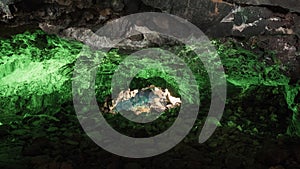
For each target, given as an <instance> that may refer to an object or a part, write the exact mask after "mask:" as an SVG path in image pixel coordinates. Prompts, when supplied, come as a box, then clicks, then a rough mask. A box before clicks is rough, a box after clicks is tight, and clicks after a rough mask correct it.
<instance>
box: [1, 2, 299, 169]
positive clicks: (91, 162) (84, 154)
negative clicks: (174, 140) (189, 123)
mask: <svg viewBox="0 0 300 169" xmlns="http://www.w3.org/2000/svg"><path fill="white" fill-rule="evenodd" d="M140 12H160V13H168V14H172V15H176V16H178V17H181V18H184V19H186V20H187V21H189V22H191V23H193V24H194V25H196V26H197V27H198V28H199V29H201V30H202V31H203V32H204V33H205V34H206V35H207V36H208V37H209V39H210V40H211V43H212V45H214V47H215V48H216V51H217V53H218V55H219V57H220V59H221V61H222V65H223V67H224V70H225V74H226V81H227V100H226V107H225V110H224V114H223V117H222V119H221V121H217V120H216V119H215V118H213V117H206V116H207V113H208V110H209V106H210V103H211V101H210V99H211V89H210V88H211V86H210V83H209V77H208V74H207V71H206V69H205V67H204V65H203V63H202V62H201V60H200V58H199V57H198V56H196V55H195V53H194V52H193V46H186V45H183V44H182V43H180V42H179V41H178V40H176V39H174V38H171V37H166V36H165V35H161V34H158V33H155V32H152V33H147V34H143V33H142V32H144V31H147V32H151V31H152V30H153V28H154V27H157V28H159V29H160V30H162V31H163V32H171V31H172V30H174V23H173V21H172V20H166V18H163V17H162V18H154V19H147V18H146V20H147V22H146V23H142V19H141V18H137V19H136V20H135V21H133V22H129V21H128V20H121V21H118V22H119V24H120V25H121V26H120V27H118V28H115V29H116V31H114V30H108V32H102V33H104V34H103V35H102V36H98V35H97V30H99V29H100V28H101V27H102V26H104V25H105V24H107V23H110V22H113V21H115V20H116V19H118V18H121V17H122V16H126V15H129V14H134V13H140ZM143 19H145V18H143ZM140 25H146V26H140ZM176 26H177V27H176V29H177V30H181V35H182V36H185V35H188V34H189V30H186V27H185V26H184V25H176ZM120 32H123V33H125V34H130V33H132V32H134V33H137V34H136V35H134V36H131V37H128V38H127V39H124V40H122V41H121V42H120V43H118V44H117V45H115V46H114V45H113V41H112V39H111V38H110V37H108V36H112V37H117V38H118V37H120V35H119V33H120ZM99 47H100V48H105V49H109V48H113V49H111V50H109V52H103V51H99V50H97V49H98V48H99ZM150 47H156V48H157V47H158V48H162V49H167V50H169V51H170V52H172V53H174V54H175V55H176V56H178V57H179V58H180V59H182V60H183V61H184V63H186V64H187V66H188V67H189V68H190V69H191V71H192V72H193V73H194V75H195V80H196V82H197V85H198V86H197V87H198V88H199V93H200V98H199V99H200V101H201V106H200V109H199V114H198V118H197V119H196V121H195V125H194V126H193V128H192V129H191V131H190V133H189V134H188V135H187V136H186V138H185V139H184V140H183V141H182V142H181V143H179V144H178V145H176V146H175V147H174V148H173V149H171V150H169V151H168V152H166V153H164V154H161V155H158V156H155V157H151V158H145V159H132V158H124V157H120V156H118V155H115V154H112V153H110V152H107V151H105V150H103V149H102V148H101V147H99V146H97V145H96V144H95V143H94V142H93V141H91V139H90V138H89V137H88V136H87V134H86V133H85V132H84V131H83V130H82V128H81V126H80V123H79V121H78V119H77V116H76V112H75V110H74V105H73V99H74V98H73V96H72V79H73V78H78V77H73V74H74V72H76V71H77V72H76V73H78V72H90V70H94V68H95V67H80V69H79V70H78V69H77V70H74V66H75V63H76V60H77V59H78V58H79V55H78V54H79V53H80V52H83V54H84V57H82V58H83V59H84V60H83V61H84V62H86V63H91V65H93V64H94V63H96V62H97V61H96V59H91V58H93V57H94V56H100V55H101V56H103V60H102V61H101V65H98V67H97V69H95V70H97V73H96V79H95V82H94V83H95V96H96V100H97V102H98V105H97V107H99V110H100V111H101V113H102V115H103V116H104V117H105V119H106V121H107V122H108V123H109V124H110V126H112V127H113V128H114V129H115V130H117V131H118V132H120V133H122V134H125V135H127V136H130V137H137V138H142V137H151V136H154V135H157V134H159V133H162V132H163V131H166V130H168V129H169V128H170V126H172V124H173V123H174V122H175V120H177V116H178V112H179V111H180V108H181V107H182V104H183V103H184V102H181V101H183V99H182V98H184V97H183V96H186V98H187V100H188V102H189V104H191V103H192V102H193V98H194V97H193V96H190V95H188V96H187V94H186V93H191V91H193V90H192V88H193V87H191V86H189V85H190V83H189V80H190V77H189V76H188V73H187V72H186V71H185V70H183V71H178V72H177V71H174V72H176V73H177V74H179V75H180V76H182V81H180V82H177V81H176V80H175V79H174V78H173V77H172V76H171V75H170V74H168V73H166V72H168V71H169V72H173V71H172V70H171V68H169V67H168V66H170V65H171V67H172V66H173V67H178V70H180V68H181V67H184V66H185V65H182V64H180V63H177V62H176V60H172V59H168V60H164V61H166V63H165V62H160V63H157V64H153V63H152V62H151V60H150V59H149V58H138V57H139V56H135V55H133V56H132V57H133V58H135V59H136V60H139V61H141V62H139V63H143V64H141V65H142V66H141V65H138V66H136V65H134V63H131V62H130V63H128V62H126V63H124V65H123V66H124V69H123V70H128V71H129V72H130V71H133V69H131V68H133V67H135V66H136V67H146V66H144V65H152V66H153V65H155V66H157V67H155V66H153V67H147V69H145V70H141V71H140V72H139V73H138V74H136V76H135V77H134V78H133V80H132V81H131V82H126V83H127V84H128V85H129V88H124V89H120V91H118V92H117V96H116V98H112V91H113V90H112V89H111V87H112V84H111V81H112V79H113V75H114V73H115V72H116V71H117V70H118V67H119V65H120V64H121V63H122V64H123V61H124V59H125V58H127V57H128V56H129V55H130V54H132V53H133V52H135V51H138V50H140V49H145V48H150ZM83 48H84V49H86V50H84V51H83V50H82V49H83ZM167 55H168V57H165V58H172V57H169V54H168V53H167V52H166V53H165V52H163V51H161V56H160V57H161V58H164V56H167ZM209 56H210V55H209ZM214 57H215V55H212V56H211V58H212V61H214ZM150 63H151V64H150ZM162 67H166V70H160V68H162ZM129 72H122V71H121V72H120V77H127V76H128V74H130V73H132V72H130V73H129ZM80 78H81V77H80ZM88 78H89V76H86V77H82V81H84V82H85V80H86V79H88ZM178 83H180V84H178ZM120 84H123V83H120ZM179 85H180V86H182V87H183V89H182V88H179V87H178V86H179ZM89 87H91V86H90V84H89V83H88V82H86V83H83V86H82V90H81V89H80V90H81V91H80V92H81V93H84V92H85V91H86V90H87V89H89ZM80 92H78V93H80ZM75 100H76V98H75ZM87 102H88V101H87ZM88 106H89V104H87V108H88ZM187 107H188V106H187ZM85 108H86V107H85ZM299 110H300V1H299V0H0V168H3V169H21V168H22V169H85V168H90V169H119V168H121V169H131V168H133V169H153V168H155V169H159V168H164V169H165V168H172V169H182V168H185V169H197V168H201V169H211V168H215V169H253V168H257V169H299V168H300V138H299V137H300V114H299ZM119 112H124V113H125V114H126V113H127V114H129V116H128V117H131V116H133V117H134V118H136V119H138V120H139V119H143V118H145V119H147V118H149V117H152V116H153V117H155V120H154V121H153V122H151V123H136V121H130V119H127V118H125V117H123V116H122V114H120V113H119ZM97 115H99V114H95V117H96V116H97ZM82 119H84V117H83V118H82ZM178 120H181V119H179V118H178ZM206 120H207V121H208V122H209V123H212V124H214V125H217V126H218V128H217V130H216V131H215V133H214V134H213V135H212V137H211V138H210V139H209V140H208V141H207V142H205V143H203V144H199V143H198V136H199V133H200V131H201V129H202V127H203V125H204V123H205V121H206ZM83 123H87V124H91V125H93V126H95V131H96V129H98V128H97V127H99V126H100V125H101V124H99V123H100V122H99V119H97V118H93V119H92V118H91V119H86V120H85V121H84V120H83ZM183 128H184V126H183ZM107 144H109V143H107ZM162 144H163V143H162ZM141 151H143V150H141Z"/></svg>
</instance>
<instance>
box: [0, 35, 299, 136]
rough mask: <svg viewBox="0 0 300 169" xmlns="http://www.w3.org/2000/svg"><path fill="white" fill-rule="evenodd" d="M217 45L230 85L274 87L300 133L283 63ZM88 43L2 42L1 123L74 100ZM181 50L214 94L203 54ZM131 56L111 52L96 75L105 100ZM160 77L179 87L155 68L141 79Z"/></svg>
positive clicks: (31, 38)
mask: <svg viewBox="0 0 300 169" xmlns="http://www.w3.org/2000/svg"><path fill="white" fill-rule="evenodd" d="M214 44H215V46H216V47H217V49H218V54H219V55H220V57H221V59H222V62H223V65H224V68H225V71H226V76H227V81H228V83H231V84H233V85H234V86H238V87H241V88H243V90H244V91H245V90H247V89H249V87H250V86H273V87H278V90H279V91H280V90H281V91H280V92H283V93H284V95H285V98H286V103H287V105H288V107H289V109H291V110H292V111H293V112H294V114H293V119H292V120H293V121H292V123H291V126H290V127H289V129H288V133H289V134H291V135H298V136H300V119H299V110H298V109H299V107H300V106H299V103H295V102H296V101H295V98H296V96H297V94H298V93H299V91H300V85H299V84H296V85H293V86H292V85H289V78H288V77H286V76H284V75H283V74H282V73H281V72H282V71H281V69H280V67H279V65H268V64H267V63H265V62H263V60H262V59H260V58H259V57H258V56H256V55H255V54H254V53H252V52H251V51H248V50H245V49H240V48H232V47H230V46H226V45H223V44H220V43H218V42H216V41H215V42H214ZM83 46H84V45H83V44H81V43H79V42H75V41H69V40H65V39H62V38H59V37H57V36H54V35H46V34H45V33H44V32H42V31H36V32H34V33H28V32H26V33H24V34H19V35H16V36H14V37H13V38H12V39H2V40H0V89H1V90H0V99H1V101H0V102H1V107H0V112H1V113H2V115H3V116H2V115H1V116H0V121H1V122H2V123H4V122H6V121H7V120H8V119H9V118H7V116H8V115H9V116H11V117H16V114H21V115H24V114H26V113H30V114H36V113H40V112H41V111H42V110H43V109H45V108H48V109H51V108H55V106H54V105H58V106H59V105H60V104H62V103H64V102H65V101H67V100H71V96H72V95H71V83H70V81H71V76H70V72H71V71H72V65H73V63H74V61H75V60H76V59H77V57H78V54H79V53H80V51H81V50H82V48H83ZM89 53H91V52H89V51H87V54H89ZM99 53H100V52H99ZM99 53H98V54H99ZM178 54H179V55H181V56H180V57H181V58H184V61H185V62H186V63H187V64H188V65H189V66H190V68H191V70H192V71H193V72H194V73H195V75H196V80H197V82H198V84H199V87H200V88H201V89H202V92H203V93H204V95H205V94H208V92H207V88H208V87H209V86H208V84H209V82H208V78H207V74H206V71H205V69H204V68H203V66H202V65H201V61H200V59H199V57H195V56H194V55H193V53H192V47H185V48H180V50H179V52H178ZM96 55H97V53H96ZM125 57H126V56H125V55H121V54H119V53H118V51H111V52H109V53H107V54H105V58H104V60H103V61H102V62H101V63H102V64H101V65H100V66H99V69H98V70H99V71H98V72H97V78H96V95H97V96H99V100H104V99H105V97H106V96H107V95H109V94H110V93H111V89H110V82H111V78H112V75H113V73H114V71H115V70H116V69H117V66H118V64H119V63H121V62H122V60H123V59H124V58H125ZM145 62H147V60H145ZM128 64H129V65H127V66H128V67H130V63H128ZM155 76H160V77H161V78H163V79H165V80H166V81H167V82H168V83H169V84H167V85H170V86H171V87H173V88H175V90H176V89H177V88H176V86H177V84H176V83H175V82H174V80H173V79H172V78H170V77H169V76H168V75H167V74H165V73H164V72H160V71H159V70H157V69H155V68H154V69H148V70H144V71H141V72H140V73H139V74H138V76H137V78H141V79H151V78H152V77H155ZM153 83H155V82H154V81H153ZM133 85H134V84H133ZM156 85H157V84H156ZM185 85H188V84H185ZM203 93H202V94H203ZM297 104H298V105H297ZM20 112H21V113H20ZM270 114H271V112H270ZM5 115H6V116H5Z"/></svg>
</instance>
